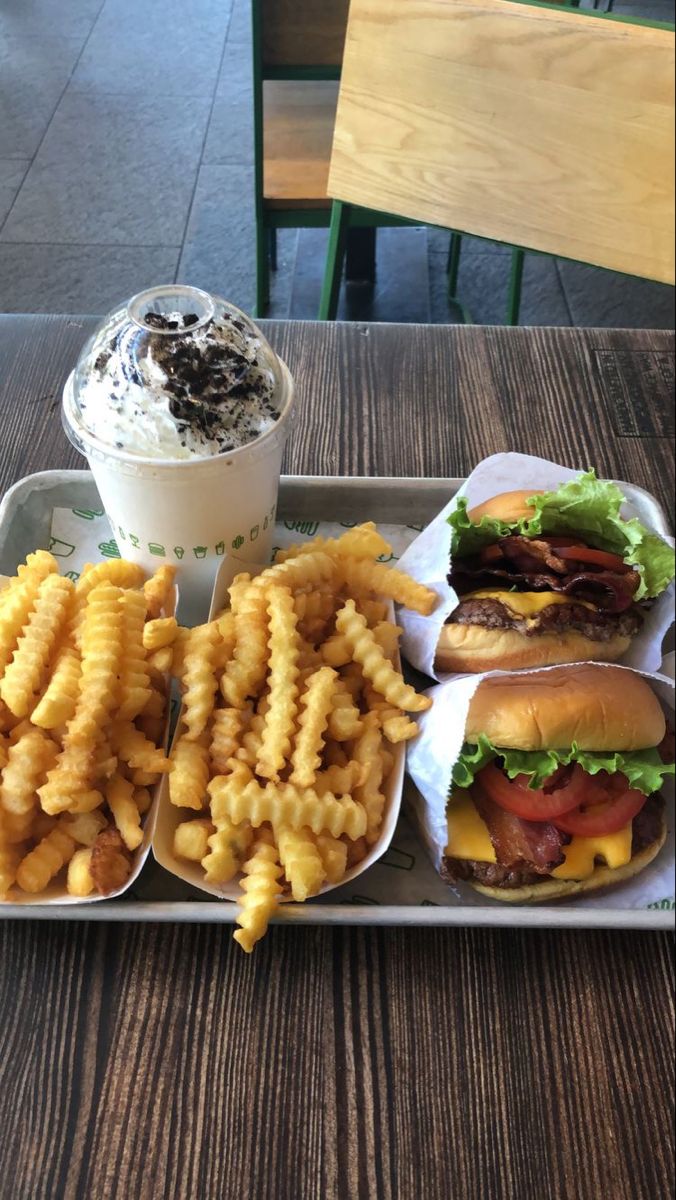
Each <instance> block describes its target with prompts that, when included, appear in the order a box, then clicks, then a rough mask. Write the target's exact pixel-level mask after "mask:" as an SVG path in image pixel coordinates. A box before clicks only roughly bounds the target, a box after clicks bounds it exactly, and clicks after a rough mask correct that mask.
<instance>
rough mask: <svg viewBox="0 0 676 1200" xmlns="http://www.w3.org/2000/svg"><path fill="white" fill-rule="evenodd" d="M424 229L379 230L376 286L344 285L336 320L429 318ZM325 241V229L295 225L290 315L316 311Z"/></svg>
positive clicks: (303, 316) (306, 315)
mask: <svg viewBox="0 0 676 1200" xmlns="http://www.w3.org/2000/svg"><path fill="white" fill-rule="evenodd" d="M426 233H427V231H426V230H425V229H417V228H412V227H408V228H405V229H379V230H378V232H377V235H376V281H375V286H369V285H368V284H350V285H347V286H345V285H343V287H342V288H341V293H340V302H339V305H338V319H339V320H341V321H402V322H409V321H410V322H415V321H423V322H427V321H429V319H430V305H429V289H428V270H427V237H426ZM327 240H328V231H327V230H326V229H301V230H300V233H299V236H298V253H297V255H296V270H295V272H294V278H293V289H292V293H291V309H290V316H291V317H293V318H294V319H295V320H303V319H309V320H312V319H315V318H316V316H317V312H318V309H319V298H320V295H321V288H322V280H323V278H324V264H325V259H326V245H327Z"/></svg>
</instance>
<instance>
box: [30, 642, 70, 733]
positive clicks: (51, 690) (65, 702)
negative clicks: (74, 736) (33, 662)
mask: <svg viewBox="0 0 676 1200" xmlns="http://www.w3.org/2000/svg"><path fill="white" fill-rule="evenodd" d="M81 673H82V663H81V660H80V655H79V654H78V652H77V650H75V649H74V648H73V647H72V646H69V645H67V644H66V645H65V646H63V648H62V649H61V650H60V651H59V653H58V656H57V659H56V662H55V664H54V670H53V672H52V677H51V679H50V680H49V682H48V684H47V686H46V688H45V690H44V692H43V694H42V697H41V698H40V701H39V703H38V704H37V705H36V707H35V708H34V709H33V712H32V713H31V722H32V723H33V725H39V726H40V728H41V729H57V728H58V726H60V725H65V724H66V723H67V722H68V721H70V720H71V718H72V716H73V713H74V712H75V705H76V704H77V698H78V692H79V687H80V675H81Z"/></svg>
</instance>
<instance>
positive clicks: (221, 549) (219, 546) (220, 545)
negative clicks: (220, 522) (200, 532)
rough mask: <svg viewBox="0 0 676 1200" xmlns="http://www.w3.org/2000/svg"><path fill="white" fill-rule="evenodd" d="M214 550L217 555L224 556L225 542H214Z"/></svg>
mask: <svg viewBox="0 0 676 1200" xmlns="http://www.w3.org/2000/svg"><path fill="white" fill-rule="evenodd" d="M215 550H216V553H217V554H225V542H216V546H215Z"/></svg>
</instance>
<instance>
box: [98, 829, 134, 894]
mask: <svg viewBox="0 0 676 1200" xmlns="http://www.w3.org/2000/svg"><path fill="white" fill-rule="evenodd" d="M89 870H90V873H91V876H92V879H93V880H94V885H95V887H96V890H97V892H98V893H99V895H101V896H107V895H109V894H110V892H116V891H118V890H119V889H120V888H121V887H123V886H124V884H125V883H126V882H127V879H128V878H129V875H130V873H131V859H130V858H129V855H128V853H127V851H126V849H125V846H124V842H123V841H122V838H121V837H120V834H119V832H118V830H117V829H104V830H103V831H102V833H100V834H99V836H98V837H97V839H96V841H95V842H94V845H93V846H92V849H91V858H90V860H89Z"/></svg>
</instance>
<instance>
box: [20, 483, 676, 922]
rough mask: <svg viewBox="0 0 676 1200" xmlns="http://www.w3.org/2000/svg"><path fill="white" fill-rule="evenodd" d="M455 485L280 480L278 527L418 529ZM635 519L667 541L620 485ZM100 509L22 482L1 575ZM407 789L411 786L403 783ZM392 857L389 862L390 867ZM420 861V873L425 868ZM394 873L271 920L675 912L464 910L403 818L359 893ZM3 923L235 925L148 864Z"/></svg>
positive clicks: (52, 488) (644, 507)
mask: <svg viewBox="0 0 676 1200" xmlns="http://www.w3.org/2000/svg"><path fill="white" fill-rule="evenodd" d="M462 482H463V480H461V479H390V478H375V479H367V478H341V477H335V478H333V477H328V478H327V477H321V476H283V477H282V480H281V487H280V497H279V519H280V520H286V521H303V520H310V519H313V518H314V519H316V518H317V517H318V516H319V517H321V518H322V519H324V520H327V521H341V522H345V523H347V522H351V521H354V522H356V521H360V520H367V519H368V520H374V521H376V522H378V523H380V524H386V525H403V526H408V527H409V528H411V529H412V536H414V532H413V531H414V530H415V529H416V528H421V527H422V526H423V525H425V524H427V522H428V521H430V520H431V519H432V517H434V516H435V515H436V513H437V512H439V510H440V509H441V508H442V507H443V505H444V504H445V503H446V502H447V500H448V499H449V496H451V495H453V494H455V492H456V491H457V490H458V488H459V486H460V485H461V483H462ZM624 491H625V494H626V496H627V499H628V500H631V502H632V503H633V505H634V506H635V508H636V510H637V512H638V514H639V516H640V517H641V519H642V520H643V521H644V522H645V523H646V524H648V525H650V526H651V527H652V528H653V529H655V530H656V531H658V532H661V533H665V534H666V533H668V532H669V529H668V525H667V521H666V517H665V514H664V512H663V510H662V509H661V507H660V506H659V505H658V503H657V501H656V500H655V499H654V498H653V497H652V496H651V495H650V494H649V493H648V492H646V491H644V490H643V489H642V488H638V487H634V486H631V487H629V486H627V485H624ZM59 507H63V508H70V507H82V508H90V509H96V508H100V501H99V497H98V493H97V491H96V487H95V485H94V481H93V479H92V476H91V475H90V473H89V472H88V471H44V472H41V473H39V474H36V475H30V476H28V477H26V478H25V479H22V480H20V481H19V482H18V483H17V484H15V485H14V487H12V488H11V489H10V490H9V491H8V492H7V494H6V495H5V497H4V499H3V501H2V504H1V505H0V573H2V574H13V573H14V571H15V569H16V564H17V563H18V562H20V561H22V560H23V559H24V558H25V556H26V554H27V553H29V552H30V551H31V550H34V549H35V548H36V547H38V546H48V545H49V539H50V529H51V514H52V511H53V509H54V508H59ZM408 786H409V787H411V786H412V784H411V783H410V781H408ZM411 849H414V850H415V852H416V855H417V854H419V856H420V864H419V865H418V866H417V868H416V870H417V871H419V872H420V871H422V872H423V874H424V875H425V888H424V890H425V898H424V899H422V900H420V899H416V900H413V901H411V899H410V898H409V897H408V896H407V889H406V886H405V884H406V875H407V871H408V867H407V861H408V859H410V857H411V854H410V853H409V850H411ZM388 859H389V861H388ZM423 862H424V863H425V864H426V866H423ZM390 870H391V878H392V902H391V903H388V904H374V903H373V901H372V900H368V899H367V898H366V897H365V896H364V895H349V894H348V895H343V894H342V892H343V891H344V889H339V890H337V891H336V892H332V893H330V894H329V897H327V900H329V902H326V901H321V902H320V901H318V900H310V901H308V902H306V903H305V904H286V905H284V906H283V908H282V911H281V912H280V914H279V916H278V917H277V918H276V920H277V921H280V922H284V923H291V924H297V925H298V924H303V925H409V926H432V925H434V926H439V925H444V926H470V925H474V926H491V927H495V928H505V927H512V928H513V927H534V926H535V927H540V928H607V929H668V928H671V927H672V926H673V923H674V913H673V911H669V910H663V909H659V908H657V909H629V908H620V907H617V906H614V902H613V894H612V893H610V895H609V897H608V901H609V903H608V907H607V908H584V907H576V906H575V903H574V902H573V903H571V904H569V905H562V904H561V905H556V906H555V905H552V906H537V907H523V908H519V907H516V908H513V907H512V906H511V905H504V906H503V905H500V904H499V903H493V902H491V901H486V903H485V904H476V903H475V904H472V905H471V906H470V905H466V904H463V903H462V902H461V901H460V900H458V899H457V898H456V897H455V896H454V895H453V893H452V892H451V891H450V890H449V889H448V888H446V887H445V885H444V884H443V883H442V882H441V880H440V879H439V877H438V876H437V874H436V872H435V871H434V869H433V867H432V866H431V864H430V863H428V862H427V859H426V857H425V851H424V850H423V848H422V845H421V844H420V843H419V842H417V839H416V836H415V834H414V833H413V831H412V829H411V827H410V826H409V824H408V822H407V820H406V817H405V816H404V817H402V818H401V821H400V826H399V827H398V829H397V834H396V835H395V842H394V847H393V850H392V851H391V852H388V855H386V856H385V859H384V860H382V863H379V864H376V866H374V867H372V868H370V871H369V872H366V873H365V875H363V876H362V877H360V880H359V885H360V888H359V890H360V892H364V891H366V890H367V888H366V887H365V886H364V885H365V882H366V881H367V880H368V878H369V876H370V874H371V872H381V873H382V872H383V871H386V872H387V873H388V874H389V871H390ZM0 916H3V917H14V918H23V919H26V920H40V919H44V920H49V919H51V920H68V921H159V922H171V921H180V922H207V923H215V922H223V923H226V924H230V923H232V922H233V921H234V916H235V906H234V905H232V904H230V903H228V902H227V901H212V900H209V899H206V898H205V894H204V893H201V892H197V891H195V890H193V889H191V888H189V887H188V886H187V885H185V884H184V883H183V882H182V881H180V880H177V879H175V878H174V877H173V876H171V875H169V874H168V873H167V872H165V871H163V870H162V868H161V867H159V866H158V865H157V863H155V862H153V861H152V860H149V861H148V862H147V864H146V866H145V867H144V869H143V871H142V873H141V876H140V877H139V879H138V880H137V882H136V884H135V885H134V887H133V888H132V889H130V891H128V892H126V893H125V895H124V896H123V897H120V898H119V899H116V900H114V901H99V902H96V903H93V904H88V905H82V906H80V905H71V906H68V907H67V906H60V905H53V906H50V907H40V906H33V905H31V906H29V907H26V906H23V905H11V904H7V905H3V906H2V907H1V908H0Z"/></svg>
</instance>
